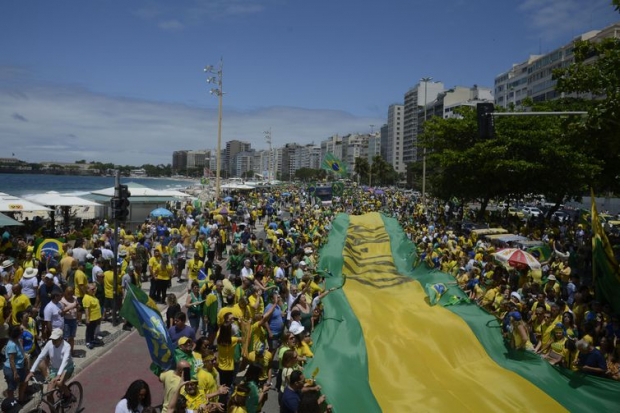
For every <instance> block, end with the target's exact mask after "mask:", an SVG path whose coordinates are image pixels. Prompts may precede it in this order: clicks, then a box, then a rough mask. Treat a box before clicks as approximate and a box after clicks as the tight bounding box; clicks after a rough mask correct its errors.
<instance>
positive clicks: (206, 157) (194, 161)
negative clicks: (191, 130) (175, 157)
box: [185, 151, 211, 169]
mask: <svg viewBox="0 0 620 413" xmlns="http://www.w3.org/2000/svg"><path fill="white" fill-rule="evenodd" d="M210 159H211V152H210V151H187V162H186V164H185V169H196V168H200V169H202V168H209V169H210V167H211V165H210V162H209V161H210Z"/></svg>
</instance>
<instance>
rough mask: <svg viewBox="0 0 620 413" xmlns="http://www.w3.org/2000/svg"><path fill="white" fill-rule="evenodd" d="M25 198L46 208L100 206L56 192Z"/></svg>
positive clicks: (77, 197)
mask: <svg viewBox="0 0 620 413" xmlns="http://www.w3.org/2000/svg"><path fill="white" fill-rule="evenodd" d="M25 198H26V199H27V200H29V201H32V202H36V203H37V204H41V205H48V206H64V207H72V206H101V204H98V203H97V202H94V201H90V200H88V199H84V198H80V197H79V196H74V195H66V194H60V193H58V192H56V191H49V192H46V193H44V194H36V195H28V196H26V197H25Z"/></svg>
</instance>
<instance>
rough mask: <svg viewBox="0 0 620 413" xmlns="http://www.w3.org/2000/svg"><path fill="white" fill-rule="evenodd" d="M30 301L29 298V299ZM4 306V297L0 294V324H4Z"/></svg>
mask: <svg viewBox="0 0 620 413" xmlns="http://www.w3.org/2000/svg"><path fill="white" fill-rule="evenodd" d="M29 301H30V300H29ZM5 306H6V298H4V296H2V295H0V325H2V324H4V322H5V320H4V307H5Z"/></svg>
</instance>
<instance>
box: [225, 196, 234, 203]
mask: <svg viewBox="0 0 620 413" xmlns="http://www.w3.org/2000/svg"><path fill="white" fill-rule="evenodd" d="M232 200H233V197H232V196H227V197H226V198H224V202H230V201H232Z"/></svg>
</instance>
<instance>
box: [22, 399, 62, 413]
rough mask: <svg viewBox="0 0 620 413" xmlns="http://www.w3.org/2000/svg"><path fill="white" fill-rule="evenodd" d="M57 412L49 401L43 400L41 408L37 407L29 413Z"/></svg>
mask: <svg viewBox="0 0 620 413" xmlns="http://www.w3.org/2000/svg"><path fill="white" fill-rule="evenodd" d="M55 412H56V410H55V409H54V408H53V407H52V406H51V405H50V404H49V403H48V402H47V400H41V403H40V404H39V407H35V408H34V409H32V410H29V411H28V413H55Z"/></svg>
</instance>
